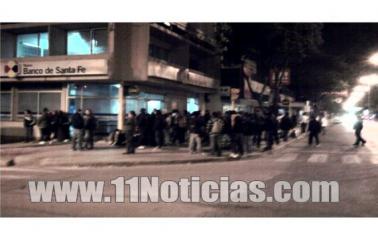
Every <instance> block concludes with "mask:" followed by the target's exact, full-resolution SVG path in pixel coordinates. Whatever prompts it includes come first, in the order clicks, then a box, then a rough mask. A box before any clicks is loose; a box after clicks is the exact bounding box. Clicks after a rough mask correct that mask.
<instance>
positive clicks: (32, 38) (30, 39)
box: [17, 33, 49, 57]
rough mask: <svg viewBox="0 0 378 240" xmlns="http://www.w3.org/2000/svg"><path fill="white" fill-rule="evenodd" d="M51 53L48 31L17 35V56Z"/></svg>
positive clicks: (40, 55) (39, 55) (38, 55)
mask: <svg viewBox="0 0 378 240" xmlns="http://www.w3.org/2000/svg"><path fill="white" fill-rule="evenodd" d="M48 54H49V38H48V34H47V33H31V34H20V35H17V57H43V56H48Z"/></svg>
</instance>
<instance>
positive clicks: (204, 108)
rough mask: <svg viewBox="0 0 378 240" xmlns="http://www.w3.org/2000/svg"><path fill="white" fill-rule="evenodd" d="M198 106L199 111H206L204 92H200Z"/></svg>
mask: <svg viewBox="0 0 378 240" xmlns="http://www.w3.org/2000/svg"><path fill="white" fill-rule="evenodd" d="M199 105H200V106H199V107H200V111H201V112H205V111H206V107H207V104H206V99H205V94H204V93H203V94H201V95H200V98H199Z"/></svg>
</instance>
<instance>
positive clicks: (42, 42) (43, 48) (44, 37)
mask: <svg viewBox="0 0 378 240" xmlns="http://www.w3.org/2000/svg"><path fill="white" fill-rule="evenodd" d="M39 47H40V54H39V56H48V55H49V38H48V34H47V33H41V34H40V35H39Z"/></svg>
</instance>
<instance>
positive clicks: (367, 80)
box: [358, 74, 378, 86]
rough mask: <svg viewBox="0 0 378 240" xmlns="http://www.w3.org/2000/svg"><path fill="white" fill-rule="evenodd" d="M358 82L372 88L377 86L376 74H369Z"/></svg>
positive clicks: (377, 78) (377, 77)
mask: <svg viewBox="0 0 378 240" xmlns="http://www.w3.org/2000/svg"><path fill="white" fill-rule="evenodd" d="M358 82H359V83H361V84H364V85H368V86H373V85H376V84H378V75H377V74H370V75H366V76H362V77H360V78H359V79H358Z"/></svg>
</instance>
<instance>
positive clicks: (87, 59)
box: [0, 23, 221, 136]
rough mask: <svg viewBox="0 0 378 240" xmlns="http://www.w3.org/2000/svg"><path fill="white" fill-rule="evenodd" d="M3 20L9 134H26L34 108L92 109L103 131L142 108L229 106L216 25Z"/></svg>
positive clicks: (2, 72)
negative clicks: (26, 115)
mask: <svg viewBox="0 0 378 240" xmlns="http://www.w3.org/2000/svg"><path fill="white" fill-rule="evenodd" d="M0 26H1V60H0V78H1V80H0V83H1V129H2V136H17V135H22V116H23V112H24V111H25V110H26V109H29V110H31V111H32V112H33V113H34V114H37V115H38V114H39V113H41V111H42V109H43V108H48V109H49V110H50V111H54V110H63V111H66V112H68V113H70V114H72V113H74V112H75V110H76V109H78V108H81V109H86V108H90V109H92V111H93V112H94V113H95V114H96V115H97V117H98V119H99V125H100V129H99V131H100V132H103V133H106V132H109V131H111V130H112V129H115V128H123V124H124V117H125V113H126V112H128V111H131V110H133V111H136V112H137V113H138V112H139V110H140V109H141V108H145V109H146V110H147V111H148V112H152V111H153V109H161V110H163V111H171V110H174V109H178V110H180V111H183V110H188V111H189V112H193V111H197V110H205V109H211V110H221V103H220V96H219V93H218V88H219V76H220V74H219V71H220V67H219V54H218V53H217V50H216V45H215V42H214V40H213V39H214V38H213V36H214V26H213V24H210V23H206V24H199V23H198V24H196V23H191V24H186V23H54V24H53V23H51V24H50V23H41V24H39V23H17V24H11V23H9V24H6V23H3V24H1V25H0Z"/></svg>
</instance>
